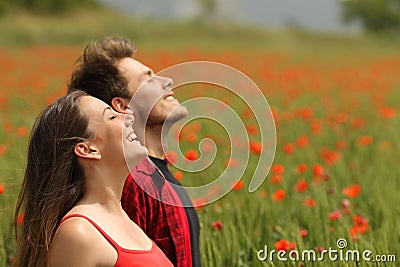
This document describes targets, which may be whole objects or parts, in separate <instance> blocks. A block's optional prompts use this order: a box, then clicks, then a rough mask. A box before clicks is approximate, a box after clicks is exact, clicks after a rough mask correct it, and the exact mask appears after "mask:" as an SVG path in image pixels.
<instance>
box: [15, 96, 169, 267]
mask: <svg viewBox="0 0 400 267" xmlns="http://www.w3.org/2000/svg"><path fill="white" fill-rule="evenodd" d="M133 121H134V117H133V115H122V114H118V113H116V112H114V111H113V110H112V109H111V108H110V107H109V106H108V105H107V104H105V103H104V102H102V101H101V100H98V99H96V98H93V97H90V96H87V95H86V94H85V93H83V92H80V91H77V92H74V93H71V94H69V95H67V96H65V97H62V98H60V99H59V100H57V101H56V102H55V103H54V104H52V105H50V106H49V107H47V108H46V109H45V110H44V111H43V112H42V113H41V114H40V116H39V118H38V119H37V121H36V123H35V125H34V127H33V129H32V133H31V137H30V142H29V149H28V162H27V167H26V171H25V178H24V182H23V186H22V189H21V192H20V196H19V200H18V203H17V209H16V213H15V216H16V217H17V215H18V214H19V213H20V212H21V211H24V214H25V216H24V220H23V223H22V229H21V233H20V235H19V233H18V227H17V226H16V232H17V237H18V240H19V243H18V254H17V258H16V265H17V266H69V267H73V266H172V264H171V263H170V262H169V261H168V259H167V258H166V256H165V255H164V254H163V253H162V252H161V250H160V249H159V248H158V247H157V246H156V245H155V244H154V243H153V242H152V241H151V240H150V239H149V238H148V237H147V236H146V235H145V234H144V232H143V231H142V230H141V229H140V228H139V227H138V226H137V225H136V224H135V223H133V222H132V221H131V220H130V219H129V217H128V216H127V215H126V213H125V212H124V211H123V210H122V208H121V204H120V198H121V192H122V188H123V185H124V182H125V179H126V177H127V175H128V173H129V170H128V167H127V165H126V163H125V158H124V153H125V157H126V160H127V161H129V162H133V163H138V162H139V161H140V160H141V159H142V158H144V157H145V156H146V155H147V150H146V148H145V147H144V146H142V145H141V144H140V143H139V142H138V141H136V140H135V138H136V135H135V133H134V131H133V129H132V124H133Z"/></svg>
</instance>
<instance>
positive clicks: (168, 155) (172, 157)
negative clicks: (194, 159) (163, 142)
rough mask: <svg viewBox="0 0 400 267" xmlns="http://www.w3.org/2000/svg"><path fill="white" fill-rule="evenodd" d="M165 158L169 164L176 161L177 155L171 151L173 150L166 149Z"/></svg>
mask: <svg viewBox="0 0 400 267" xmlns="http://www.w3.org/2000/svg"><path fill="white" fill-rule="evenodd" d="M165 158H166V159H167V160H168V162H169V163H170V164H174V163H176V161H177V159H178V156H177V155H176V153H175V152H173V151H168V152H167V153H166V154H165Z"/></svg>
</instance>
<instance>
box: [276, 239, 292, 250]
mask: <svg viewBox="0 0 400 267" xmlns="http://www.w3.org/2000/svg"><path fill="white" fill-rule="evenodd" d="M274 246H275V249H276V250H277V251H280V250H285V251H289V250H293V249H295V247H296V246H295V244H294V243H292V242H289V241H287V240H284V239H282V240H279V241H276V242H275V243H274Z"/></svg>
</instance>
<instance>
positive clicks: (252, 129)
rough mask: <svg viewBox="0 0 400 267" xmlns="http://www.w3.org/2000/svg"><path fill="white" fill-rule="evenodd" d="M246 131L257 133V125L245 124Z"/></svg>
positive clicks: (252, 133)
mask: <svg viewBox="0 0 400 267" xmlns="http://www.w3.org/2000/svg"><path fill="white" fill-rule="evenodd" d="M246 129H247V132H248V133H249V134H251V135H256V134H258V126H257V125H255V124H249V125H247V126H246Z"/></svg>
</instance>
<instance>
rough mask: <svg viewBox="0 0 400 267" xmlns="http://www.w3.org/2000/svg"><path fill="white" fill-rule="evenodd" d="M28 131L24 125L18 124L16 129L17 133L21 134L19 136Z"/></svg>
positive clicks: (24, 134)
mask: <svg viewBox="0 0 400 267" xmlns="http://www.w3.org/2000/svg"><path fill="white" fill-rule="evenodd" d="M28 132H29V130H28V128H27V127H26V126H20V127H18V129H17V135H18V136H21V137H24V136H26V135H27V134H28Z"/></svg>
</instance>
